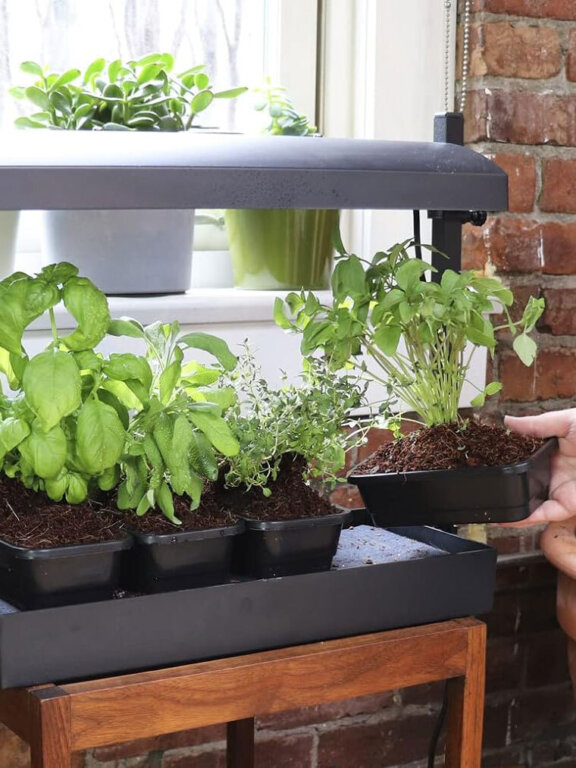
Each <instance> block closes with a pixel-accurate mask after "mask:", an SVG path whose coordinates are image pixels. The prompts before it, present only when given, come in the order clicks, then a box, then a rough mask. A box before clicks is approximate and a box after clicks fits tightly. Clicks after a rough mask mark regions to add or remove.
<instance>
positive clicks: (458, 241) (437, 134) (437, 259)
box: [431, 112, 464, 282]
mask: <svg viewBox="0 0 576 768" xmlns="http://www.w3.org/2000/svg"><path fill="white" fill-rule="evenodd" d="M434 141H436V142H440V143H443V144H460V145H462V144H464V115H463V114H462V113H461V112H445V113H443V114H439V115H435V116H434ZM431 215H432V219H433V220H432V245H433V246H434V247H435V248H438V250H439V251H441V252H442V253H443V254H446V256H447V257H448V258H445V257H444V256H442V255H441V254H438V253H433V254H432V265H433V266H434V267H436V269H437V270H438V271H437V272H435V273H434V274H433V275H432V279H433V280H435V281H437V282H439V281H440V278H441V277H442V272H444V270H446V269H453V270H454V271H455V272H459V271H460V269H461V266H462V219H461V215H459V214H458V215H456V216H451V215H450V212H446V211H435V212H433V213H432V214H431Z"/></svg>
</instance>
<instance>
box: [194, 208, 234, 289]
mask: <svg viewBox="0 0 576 768" xmlns="http://www.w3.org/2000/svg"><path fill="white" fill-rule="evenodd" d="M233 286H234V275H233V273H232V258H231V256H230V251H229V249H228V233H227V232H226V227H225V226H224V218H223V217H222V216H217V215H214V214H213V213H212V214H211V213H198V212H197V213H196V224H195V228H194V255H193V256H192V282H191V284H190V287H191V288H232V287H233Z"/></svg>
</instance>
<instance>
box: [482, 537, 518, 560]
mask: <svg viewBox="0 0 576 768" xmlns="http://www.w3.org/2000/svg"><path fill="white" fill-rule="evenodd" d="M520 541H521V540H520V537H519V536H498V538H492V537H491V536H490V533H488V544H490V546H491V547H494V548H495V549H496V550H497V551H498V554H499V555H513V554H516V553H517V552H520Z"/></svg>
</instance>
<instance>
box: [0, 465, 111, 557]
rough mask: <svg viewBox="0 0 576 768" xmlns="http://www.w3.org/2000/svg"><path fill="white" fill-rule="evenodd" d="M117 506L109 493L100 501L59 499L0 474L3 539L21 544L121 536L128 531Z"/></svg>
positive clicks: (36, 545) (56, 544) (59, 543)
mask: <svg viewBox="0 0 576 768" xmlns="http://www.w3.org/2000/svg"><path fill="white" fill-rule="evenodd" d="M114 509H115V504H114V502H113V501H112V500H111V498H110V497H106V496H105V495H104V496H103V497H102V499H101V500H100V501H98V502H96V501H89V502H86V503H85V504H66V503H62V502H60V503H56V502H53V501H50V499H48V497H47V496H45V494H43V493H36V492H35V491H31V490H29V489H28V488H25V487H24V486H23V485H22V484H21V483H20V482H19V481H18V480H12V479H10V478H9V477H6V476H5V475H0V539H3V540H4V541H7V542H8V543H10V544H15V545H16V546H18V547H29V548H30V549H35V548H39V549H47V548H50V547H60V546H66V545H68V544H95V543H97V542H102V541H112V540H114V539H119V538H121V537H122V536H123V535H124V534H125V531H124V528H123V521H122V518H121V517H120V515H119V514H118V512H117V511H116V512H114Z"/></svg>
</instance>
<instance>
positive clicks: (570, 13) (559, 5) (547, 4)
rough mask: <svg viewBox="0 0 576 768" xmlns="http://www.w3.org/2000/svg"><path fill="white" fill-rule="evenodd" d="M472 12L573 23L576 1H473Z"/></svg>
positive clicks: (575, 13)
mask: <svg viewBox="0 0 576 768" xmlns="http://www.w3.org/2000/svg"><path fill="white" fill-rule="evenodd" d="M472 10H473V11H474V12H477V11H486V12H488V13H506V14H510V16H531V17H533V18H548V19H563V20H566V21H573V20H575V19H576V0H472Z"/></svg>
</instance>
